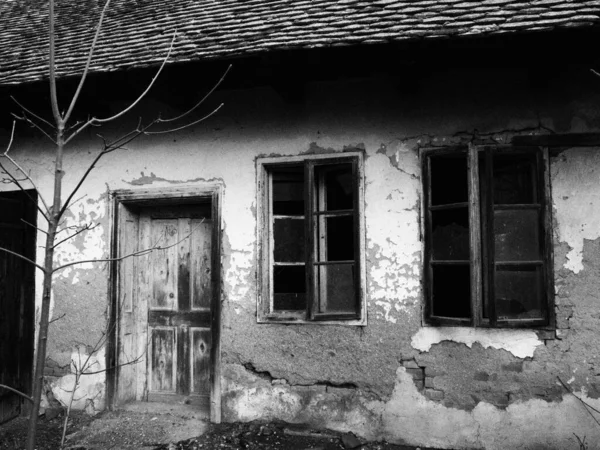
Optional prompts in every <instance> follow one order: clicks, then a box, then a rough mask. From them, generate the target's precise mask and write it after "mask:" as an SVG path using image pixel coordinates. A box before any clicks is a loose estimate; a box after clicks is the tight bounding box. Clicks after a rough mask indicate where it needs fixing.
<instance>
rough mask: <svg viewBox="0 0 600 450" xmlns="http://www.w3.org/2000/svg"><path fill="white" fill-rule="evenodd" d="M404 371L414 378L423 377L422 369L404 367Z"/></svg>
mask: <svg viewBox="0 0 600 450" xmlns="http://www.w3.org/2000/svg"><path fill="white" fill-rule="evenodd" d="M406 373H408V374H409V375H410V376H412V377H413V379H415V380H422V379H423V378H425V374H424V373H423V369H406Z"/></svg>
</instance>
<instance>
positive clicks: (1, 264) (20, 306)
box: [0, 191, 36, 423]
mask: <svg viewBox="0 0 600 450" xmlns="http://www.w3.org/2000/svg"><path fill="white" fill-rule="evenodd" d="M30 197H31V198H30ZM34 199H35V192H32V191H28V192H26V193H25V192H20V191H19V192H6V193H0V247H2V248H5V249H7V250H11V251H13V252H15V253H19V254H21V255H23V256H25V257H27V258H29V259H32V260H35V228H34V227H35V218H36V209H35V203H34V201H35V200H34ZM34 269H35V268H34V267H33V265H31V264H28V263H27V262H25V261H24V260H23V259H21V258H18V257H16V256H14V255H11V254H9V253H7V252H3V251H0V384H4V385H7V386H10V387H12V388H14V389H17V390H19V391H21V392H23V393H26V394H30V393H31V369H32V363H33V308H34V292H33V286H34ZM21 405H22V398H21V397H19V396H17V395H16V394H14V393H12V392H10V391H8V390H6V389H2V388H0V423H2V422H5V421H7V420H10V419H12V418H13V417H16V416H17V415H18V414H19V413H20V412H21Z"/></svg>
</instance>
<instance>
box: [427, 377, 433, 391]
mask: <svg viewBox="0 0 600 450" xmlns="http://www.w3.org/2000/svg"><path fill="white" fill-rule="evenodd" d="M425 387H426V388H435V383H434V381H433V378H432V377H425Z"/></svg>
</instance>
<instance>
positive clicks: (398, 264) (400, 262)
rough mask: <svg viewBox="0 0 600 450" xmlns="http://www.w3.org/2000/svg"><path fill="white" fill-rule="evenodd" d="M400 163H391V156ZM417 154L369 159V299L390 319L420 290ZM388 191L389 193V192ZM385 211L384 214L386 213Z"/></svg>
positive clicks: (367, 183) (367, 205)
mask: <svg viewBox="0 0 600 450" xmlns="http://www.w3.org/2000/svg"><path fill="white" fill-rule="evenodd" d="M391 160H394V161H395V164H396V165H397V166H398V167H395V166H394V165H393V164H392V161H391ZM415 173H419V172H418V160H417V157H416V155H415V154H413V153H409V152H405V151H403V152H401V151H400V150H397V151H395V152H394V153H393V154H392V156H391V158H390V157H389V156H387V155H385V154H382V153H378V154H375V155H372V156H370V157H369V158H368V159H367V160H366V163H365V179H366V189H365V205H366V206H365V224H366V228H367V248H368V249H369V250H371V251H372V253H371V254H370V260H369V261H368V262H369V263H370V265H369V267H370V268H369V276H368V283H369V284H368V292H369V300H371V301H373V300H374V301H375V304H376V305H377V306H380V307H381V309H380V310H379V311H378V312H377V314H380V315H381V317H382V318H383V319H384V320H386V321H388V322H391V323H396V321H397V320H398V317H396V316H395V315H394V314H393V313H394V312H405V313H406V312H408V311H409V308H408V306H409V304H410V303H411V300H414V299H415V298H417V297H418V296H419V295H420V289H421V282H420V270H419V265H418V264H416V263H417V262H418V261H419V260H420V254H421V244H420V241H419V214H418V203H419V196H418V192H419V191H420V184H419V180H418V178H417V177H416V175H415ZM386 193H387V195H385V194H386ZM382 217H385V220H382V219H381V218H382Z"/></svg>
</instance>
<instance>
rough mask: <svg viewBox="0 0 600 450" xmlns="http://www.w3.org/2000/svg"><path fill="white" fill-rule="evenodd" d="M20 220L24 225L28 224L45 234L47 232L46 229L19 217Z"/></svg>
mask: <svg viewBox="0 0 600 450" xmlns="http://www.w3.org/2000/svg"><path fill="white" fill-rule="evenodd" d="M21 222H23V223H24V224H25V225H29V226H30V227H31V228H34V229H36V230H37V231H39V232H41V233H44V234H46V235H47V234H48V232H47V231H46V230H42V229H41V228H40V227H36V226H35V225H34V224H32V223H29V222H27V221H26V220H25V219H21Z"/></svg>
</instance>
